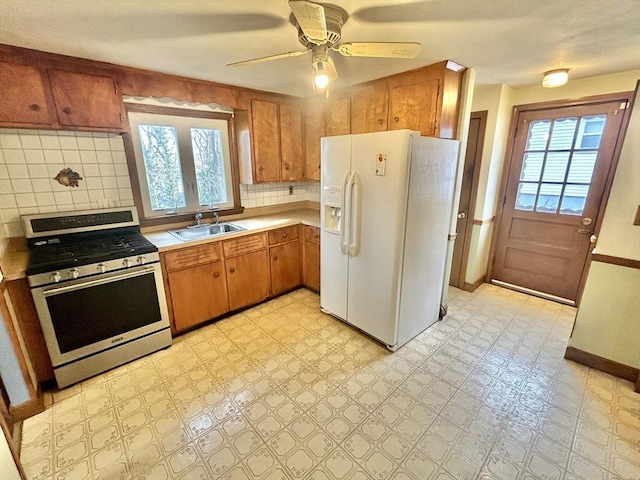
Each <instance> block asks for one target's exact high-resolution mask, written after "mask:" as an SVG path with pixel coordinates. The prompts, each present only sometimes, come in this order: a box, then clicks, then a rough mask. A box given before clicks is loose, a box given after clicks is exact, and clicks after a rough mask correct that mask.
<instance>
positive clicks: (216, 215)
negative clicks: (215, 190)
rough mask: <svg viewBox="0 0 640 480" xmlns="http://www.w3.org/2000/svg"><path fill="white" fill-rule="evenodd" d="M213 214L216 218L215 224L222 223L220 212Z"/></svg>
mask: <svg viewBox="0 0 640 480" xmlns="http://www.w3.org/2000/svg"><path fill="white" fill-rule="evenodd" d="M213 216H214V217H215V219H216V223H215V224H216V225H218V224H219V223H220V218H218V212H213Z"/></svg>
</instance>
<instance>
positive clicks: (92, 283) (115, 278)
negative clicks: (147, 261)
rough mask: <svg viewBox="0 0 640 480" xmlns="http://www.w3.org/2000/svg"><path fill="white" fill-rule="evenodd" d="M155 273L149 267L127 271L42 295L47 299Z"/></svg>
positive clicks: (57, 288)
mask: <svg viewBox="0 0 640 480" xmlns="http://www.w3.org/2000/svg"><path fill="white" fill-rule="evenodd" d="M154 271H155V267H153V266H149V267H141V268H139V269H136V270H135V271H131V270H130V271H128V272H125V273H120V274H117V275H113V276H111V277H108V278H104V277H102V278H99V279H96V280H89V281H80V282H79V283H74V284H73V285H66V286H63V287H52V288H48V289H47V290H44V292H43V294H44V296H45V297H49V296H51V295H58V294H60V293H64V292H72V291H74V290H80V289H83V288H88V287H95V286H98V285H104V284H107V283H111V282H116V281H118V280H125V279H127V278H132V277H138V276H140V275H144V274H146V273H154Z"/></svg>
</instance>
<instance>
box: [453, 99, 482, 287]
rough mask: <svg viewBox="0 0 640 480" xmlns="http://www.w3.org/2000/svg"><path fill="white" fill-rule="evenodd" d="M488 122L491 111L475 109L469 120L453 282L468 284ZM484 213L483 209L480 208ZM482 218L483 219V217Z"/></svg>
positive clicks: (456, 285) (454, 255) (463, 285)
mask: <svg viewBox="0 0 640 480" xmlns="http://www.w3.org/2000/svg"><path fill="white" fill-rule="evenodd" d="M486 124H487V112H486V111H484V112H472V113H471V119H470V121H469V136H468V139H467V150H466V152H465V157H464V172H463V173H462V187H461V189H460V205H459V206H458V222H457V224H456V242H455V245H454V247H453V260H452V261H451V277H450V279H449V284H450V285H453V286H454V287H460V288H465V274H466V264H467V260H468V257H469V255H468V249H469V242H470V241H471V228H472V223H473V218H474V216H475V212H474V209H475V197H476V192H477V189H478V176H479V175H478V174H479V173H480V160H481V159H482V146H483V144H484V131H485V127H486ZM480 215H482V212H480ZM480 220H482V219H480Z"/></svg>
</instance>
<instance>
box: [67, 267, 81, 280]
mask: <svg viewBox="0 0 640 480" xmlns="http://www.w3.org/2000/svg"><path fill="white" fill-rule="evenodd" d="M69 276H70V277H71V278H78V277H79V276H80V270H78V269H77V268H72V269H71V270H69Z"/></svg>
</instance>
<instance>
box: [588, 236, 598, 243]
mask: <svg viewBox="0 0 640 480" xmlns="http://www.w3.org/2000/svg"><path fill="white" fill-rule="evenodd" d="M596 240H598V237H596V236H595V235H591V236H590V237H589V242H590V243H596Z"/></svg>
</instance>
